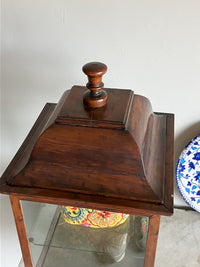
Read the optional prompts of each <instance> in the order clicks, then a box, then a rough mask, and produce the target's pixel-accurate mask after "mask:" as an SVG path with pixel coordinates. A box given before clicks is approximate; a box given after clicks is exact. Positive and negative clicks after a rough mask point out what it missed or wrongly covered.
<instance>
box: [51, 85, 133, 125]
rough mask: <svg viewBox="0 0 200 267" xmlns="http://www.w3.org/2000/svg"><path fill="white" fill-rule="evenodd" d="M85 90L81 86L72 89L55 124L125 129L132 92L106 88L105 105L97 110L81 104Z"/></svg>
mask: <svg viewBox="0 0 200 267" xmlns="http://www.w3.org/2000/svg"><path fill="white" fill-rule="evenodd" d="M85 89H86V88H85V87H83V86H73V87H72V89H71V90H70V93H69V95H68V96H67V97H66V100H65V102H64V104H63V106H62V107H61V110H60V112H59V113H58V115H57V118H56V120H55V122H56V123H57V124H62V125H64V124H65V125H74V126H85V127H87V126H88V127H95V128H108V129H119V130H120V129H125V127H126V123H127V120H128V111H129V108H130V105H131V103H132V100H133V96H134V94H133V92H132V91H131V90H119V89H118V90H117V89H109V88H106V89H105V91H106V92H107V95H108V103H107V105H106V106H105V107H102V108H99V109H98V108H97V109H85V107H84V106H83V104H82V98H83V94H84V92H85ZM116 103H118V105H116Z"/></svg>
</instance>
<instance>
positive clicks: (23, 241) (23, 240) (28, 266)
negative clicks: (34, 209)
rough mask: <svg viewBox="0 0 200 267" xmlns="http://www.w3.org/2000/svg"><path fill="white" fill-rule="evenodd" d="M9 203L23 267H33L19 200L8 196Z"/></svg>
mask: <svg viewBox="0 0 200 267" xmlns="http://www.w3.org/2000/svg"><path fill="white" fill-rule="evenodd" d="M10 201H11V205H12V210H13V214H14V218H15V224H16V228H17V233H18V237H19V242H20V246H21V250H22V256H23V260H24V265H25V267H33V261H32V257H31V251H30V246H29V241H28V237H27V233H26V227H25V223H24V217H23V212H22V206H21V203H20V199H19V198H18V197H16V196H12V195H10Z"/></svg>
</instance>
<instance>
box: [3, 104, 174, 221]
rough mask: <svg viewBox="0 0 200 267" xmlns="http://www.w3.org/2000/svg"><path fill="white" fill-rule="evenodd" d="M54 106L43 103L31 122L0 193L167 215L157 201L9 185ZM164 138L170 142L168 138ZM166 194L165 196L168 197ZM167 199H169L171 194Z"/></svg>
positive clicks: (44, 201) (87, 206)
mask: <svg viewBox="0 0 200 267" xmlns="http://www.w3.org/2000/svg"><path fill="white" fill-rule="evenodd" d="M56 109H57V106H56V105H55V104H47V105H46V106H45V107H44V109H43V111H42V112H41V114H40V116H39V118H38V120H37V121H36V123H35V124H34V126H33V128H32V130H31V131H30V133H29V135H28V136H27V138H26V139H25V141H24V143H23V144H22V146H21V147H20V149H19V151H18V152H17V154H16V156H15V157H14V159H13V160H12V161H11V163H10V165H9V166H8V168H7V169H6V170H5V172H4V174H3V176H2V178H1V179H0V192H1V193H4V194H13V195H16V196H18V197H19V198H20V199H23V200H30V201H35V202H43V203H50V204H57V205H71V206H79V207H85V208H89V207H92V208H95V207H96V208H98V209H100V210H108V211H109V210H110V211H113V212H125V213H129V214H136V215H141V216H145V215H146V216H149V215H152V214H161V215H169V214H170V213H169V210H168V208H167V207H165V206H164V205H160V204H157V203H148V202H145V201H138V200H128V199H119V198H112V197H104V196H96V195H93V196H91V195H88V194H80V193H73V192H68V191H60V190H47V189H41V188H31V187H24V186H23V187H20V186H10V185H8V184H7V180H8V179H9V178H10V177H12V176H14V175H16V173H17V171H19V170H20V169H21V168H22V164H21V161H22V159H23V163H24V164H26V163H27V162H28V159H29V157H30V153H31V151H32V147H33V144H34V143H36V141H37V138H38V136H39V134H40V132H42V131H43V129H44V128H45V127H47V126H46V125H48V123H49V122H51V118H52V117H53V114H54V112H55V110H56ZM170 138H171V137H170ZM170 138H169V140H168V141H167V143H170V141H171V139H170ZM170 179H171V177H170V176H168V173H167V172H166V177H165V181H166V184H170V181H169V180H170ZM168 197H169V196H168ZM169 201H171V196H170V199H169Z"/></svg>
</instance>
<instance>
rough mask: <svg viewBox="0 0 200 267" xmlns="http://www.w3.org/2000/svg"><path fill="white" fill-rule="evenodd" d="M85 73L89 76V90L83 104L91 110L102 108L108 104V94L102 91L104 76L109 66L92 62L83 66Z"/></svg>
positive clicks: (87, 85) (85, 94)
mask: <svg viewBox="0 0 200 267" xmlns="http://www.w3.org/2000/svg"><path fill="white" fill-rule="evenodd" d="M82 70H83V72H84V73H85V74H86V75H87V76H88V83H87V84H86V87H87V88H88V89H89V90H87V91H86V92H85V93H84V95H83V103H84V105H85V106H86V107H89V108H100V107H103V106H105V105H106V103H107V93H106V92H105V91H104V90H102V88H103V86H104V84H103V82H102V76H103V75H104V74H105V73H106V71H107V66H106V65H105V64H103V63H100V62H90V63H87V64H86V65H84V66H83V68H82Z"/></svg>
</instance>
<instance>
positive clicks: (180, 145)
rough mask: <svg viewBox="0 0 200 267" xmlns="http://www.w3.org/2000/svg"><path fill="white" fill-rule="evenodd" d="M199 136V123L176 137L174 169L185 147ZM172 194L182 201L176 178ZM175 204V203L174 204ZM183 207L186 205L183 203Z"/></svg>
mask: <svg viewBox="0 0 200 267" xmlns="http://www.w3.org/2000/svg"><path fill="white" fill-rule="evenodd" d="M199 134H200V121H199V122H197V123H195V124H193V125H192V126H190V127H188V128H186V129H185V130H184V131H183V132H181V133H180V134H179V135H177V136H176V138H175V151H174V159H175V166H174V167H175V168H176V164H177V161H178V159H179V156H180V154H181V153H182V151H183V150H184V148H185V147H186V145H187V144H188V143H189V142H190V141H191V140H192V139H193V138H194V137H196V136H197V135H199ZM174 193H175V195H176V196H179V198H181V199H182V197H181V195H180V193H179V190H178V188H177V186H176V177H175V179H174ZM175 204H176V203H175ZM185 206H187V204H186V203H185Z"/></svg>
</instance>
